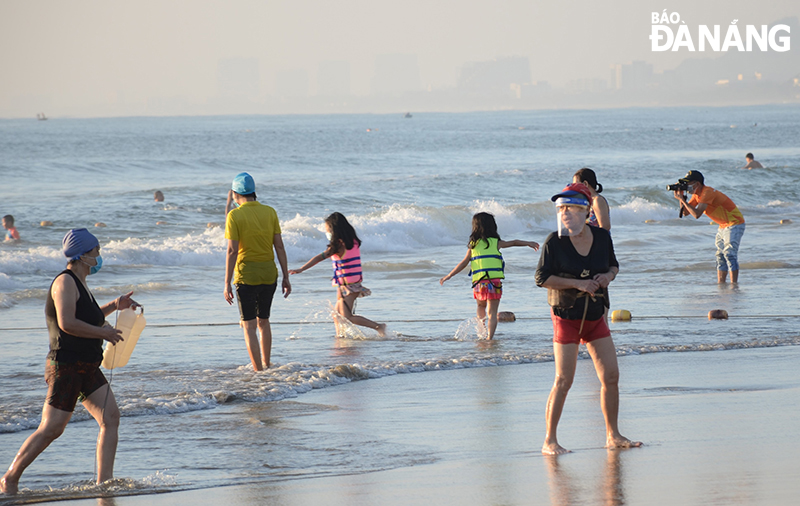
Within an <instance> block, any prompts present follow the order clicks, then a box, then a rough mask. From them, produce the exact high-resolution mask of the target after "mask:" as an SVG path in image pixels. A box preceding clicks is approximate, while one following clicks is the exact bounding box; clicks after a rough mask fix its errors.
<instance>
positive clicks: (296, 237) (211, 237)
mask: <svg viewBox="0 0 800 506" xmlns="http://www.w3.org/2000/svg"><path fill="white" fill-rule="evenodd" d="M775 205H776V206H777V204H775ZM775 209H785V208H783V207H780V206H778V207H775ZM477 212H489V213H492V214H493V215H494V216H495V219H496V220H497V224H498V230H499V231H500V234H501V236H502V237H504V238H519V239H527V240H538V241H539V242H541V241H542V240H543V239H544V237H545V236H546V235H547V234H548V233H549V232H551V231H552V230H555V229H556V228H557V223H556V215H555V212H554V210H553V204H552V202H549V201H547V202H534V203H527V204H502V203H500V202H497V201H495V200H476V201H473V202H472V203H471V204H470V205H466V206H444V207H425V206H419V205H414V204H409V205H399V204H395V205H391V206H387V207H383V208H380V209H376V210H373V211H371V212H367V213H363V214H355V215H351V216H348V220H349V221H350V222H351V223H352V224H353V226H354V227H355V228H356V230H357V232H358V235H359V237H360V238H361V240H362V241H363V246H362V250H363V251H364V252H365V253H367V254H369V253H395V252H400V253H411V252H419V251H420V250H422V249H426V248H436V247H449V246H464V245H465V244H466V241H467V239H468V237H469V234H470V230H471V222H472V216H473V214H475V213H477ZM676 216H677V211H676V209H675V208H673V207H668V206H665V205H662V204H659V203H655V202H651V201H649V200H647V199H645V198H641V197H635V198H633V199H632V200H630V201H629V202H627V203H625V204H622V205H620V206H615V207H612V208H611V219H612V222H613V223H614V224H615V226H616V225H632V224H641V223H643V222H645V221H648V220H654V221H659V222H660V221H666V222H668V223H672V222H675V221H676V219H675V218H676ZM323 220H324V216H305V215H300V214H297V215H295V216H294V217H292V218H290V219H288V220H285V221H284V222H282V223H281V229H282V235H283V240H284V244H285V245H286V251H287V257H288V259H289V262H290V263H297V262H302V261H305V260H307V259H308V258H310V257H311V256H313V255H316V254H317V253H319V252H320V251H321V250H322V249H324V247H325V245H326V244H327V240H326V238H325V233H324V230H325V229H324V224H323ZM667 220H668V221H667ZM224 234H225V231H224V229H223V228H222V227H213V228H204V229H203V230H202V231H198V232H193V233H187V234H183V235H179V236H175V237H153V238H139V237H128V238H126V239H120V240H111V241H109V242H107V243H104V244H103V245H102V247H103V249H102V254H103V259H104V261H105V264H104V265H106V266H109V267H110V266H120V267H137V266H154V265H155V266H194V267H197V266H201V267H202V266H220V265H224V264H225V250H226V247H227V241H226V239H225V236H224ZM367 260H369V258H367ZM65 264H66V261H65V259H64V256H63V254H62V253H61V251H60V250H59V249H58V248H54V247H45V246H41V247H36V248H29V249H25V250H22V249H19V250H0V292H9V291H12V290H15V289H19V288H21V286H20V282H19V281H18V280H16V279H14V276H15V275H18V274H37V273H41V272H46V273H53V272H58V271H59V270H61V269H63V268H64V266H65ZM48 275H49V274H48Z"/></svg>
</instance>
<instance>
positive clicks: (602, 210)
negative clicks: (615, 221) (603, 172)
mask: <svg viewBox="0 0 800 506" xmlns="http://www.w3.org/2000/svg"><path fill="white" fill-rule="evenodd" d="M572 182H573V183H581V184H583V185H584V186H586V187H587V188H588V189H589V193H590V201H591V206H589V217H588V218H587V219H586V223H588V224H589V225H591V226H593V227H600V228H604V229H606V230H611V214H610V212H609V209H608V201H607V200H606V198H605V197H603V196H602V195H600V194H601V193H603V185H601V184H600V183H598V182H597V174H595V173H594V171H593V170H592V169H589V168H586V167H584V168H583V169H581V170H579V171H578V172H576V173H575V175H574V176H572Z"/></svg>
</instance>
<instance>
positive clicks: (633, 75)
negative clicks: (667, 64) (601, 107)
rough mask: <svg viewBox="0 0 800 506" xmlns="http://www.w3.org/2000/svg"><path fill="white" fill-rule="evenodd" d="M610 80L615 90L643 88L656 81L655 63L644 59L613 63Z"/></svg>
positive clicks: (610, 85) (610, 84)
mask: <svg viewBox="0 0 800 506" xmlns="http://www.w3.org/2000/svg"><path fill="white" fill-rule="evenodd" d="M609 81H610V82H609V87H610V88H611V89H613V90H628V91H635V90H643V89H645V88H647V86H648V85H650V84H652V83H653V81H654V78H653V65H652V64H651V63H646V62H643V61H634V62H631V63H627V64H617V65H612V66H611V79H610V80H609Z"/></svg>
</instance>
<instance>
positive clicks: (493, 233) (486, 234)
mask: <svg viewBox="0 0 800 506" xmlns="http://www.w3.org/2000/svg"><path fill="white" fill-rule="evenodd" d="M490 237H494V238H496V239H497V240H498V241H499V240H500V235H499V234H498V233H497V222H496V221H494V215H492V214H489V213H478V214H476V215H475V216H473V217H472V233H471V234H470V235H469V245H468V247H469V248H470V249H472V248H474V247H475V246H476V245H477V244H478V241H481V240H483V241H485V242H486V246H487V247H488V246H489V241H488V240H487V239H489V238H490Z"/></svg>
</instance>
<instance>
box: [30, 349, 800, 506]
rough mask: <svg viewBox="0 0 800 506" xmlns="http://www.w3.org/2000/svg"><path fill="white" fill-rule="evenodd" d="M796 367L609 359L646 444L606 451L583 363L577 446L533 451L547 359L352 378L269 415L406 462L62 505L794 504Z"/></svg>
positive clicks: (750, 354) (757, 353) (799, 381)
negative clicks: (616, 362)
mask: <svg viewBox="0 0 800 506" xmlns="http://www.w3.org/2000/svg"><path fill="white" fill-rule="evenodd" d="M798 363H800V346H783V347H774V348H758V349H742V350H728V351H706V352H674V353H654V354H649V355H641V356H632V357H621V358H620V369H621V392H622V396H621V411H620V428H621V430H622V433H623V434H624V435H626V436H627V437H630V438H632V439H637V440H641V441H643V442H644V445H645V446H644V447H642V448H634V449H629V450H621V451H620V450H617V451H609V450H606V449H604V448H603V444H604V441H605V437H604V426H603V418H602V414H601V412H600V407H599V393H598V389H599V383H598V381H597V379H596V377H595V375H594V369H593V367H592V363H591V361H590V360H581V361H579V366H578V371H577V374H576V378H575V384H574V386H573V388H572V391H571V392H570V396H569V398H568V399H567V404H566V407H565V411H564V414H563V417H562V420H561V424H560V426H559V442H560V443H561V444H562V445H563V446H564V447H566V448H568V449H571V450H573V453H570V454H567V455H563V456H559V457H545V456H543V455H541V453H540V448H541V444H542V439H543V437H544V408H545V400H546V398H547V395H548V392H549V388H550V386H551V384H552V381H553V364H552V363H540V364H525V365H518V366H505V367H484V368H474V369H459V370H450V371H441V372H426V373H422V374H402V375H397V376H392V377H386V378H382V379H379V380H370V381H361V382H356V383H351V384H347V385H343V386H339V387H335V388H327V389H323V390H317V391H313V392H310V393H308V394H306V395H303V396H301V397H299V398H298V399H295V400H292V401H289V402H292V403H298V404H308V405H313V406H314V409H311V410H309V413H311V414H306V415H303V416H294V417H288V418H285V419H283V420H282V421H281V423H283V424H291V425H293V427H294V428H295V429H298V430H303V431H306V432H307V433H308V434H310V437H313V438H315V440H317V441H319V442H321V445H322V447H324V446H325V444H324V442H325V441H326V440H330V441H331V448H329V449H328V451H331V452H333V451H336V452H339V451H342V452H346V451H348V444H347V443H346V441H348V435H351V434H352V435H353V438H352V441H353V444H360V445H363V444H371V443H375V444H376V447H378V448H383V449H385V451H391V452H399V453H404V454H405V458H406V461H408V460H409V459H410V460H412V461H413V462H414V463H413V464H412V465H405V466H403V467H398V468H393V469H386V470H380V471H374V472H363V471H361V470H359V463H358V462H357V461H353V462H352V463H351V464H350V465H348V466H344V467H343V468H342V469H340V470H338V471H336V472H335V473H333V474H334V475H329V476H316V477H301V478H289V477H287V478H286V479H282V480H274V481H269V482H256V483H249V484H245V485H236V486H227V487H216V488H206V489H197V490H188V491H180V492H173V493H164V494H151V495H144V496H141V495H140V496H129V497H116V498H114V499H83V500H76V501H66V502H64V501H61V502H59V503H58V504H69V505H75V506H78V505H80V506H88V505H98V504H99V505H104V506H110V505H114V506H144V505H156V506H162V505H163V506H166V505H173V504H201V505H205V504H215V505H216V504H236V505H256V504H286V505H290V504H292V505H293V504H298V505H306V504H316V505H319V504H324V505H353V504H356V505H361V504H364V505H366V504H381V505H384V504H386V505H406V504H414V503H422V504H431V503H435V504H503V505H516V504H564V505H567V504H614V505H621V504H631V505H647V504H682V505H694V504H720V505H723V504H724V505H729V504H748V505H752V504H756V505H757V504H764V505H767V504H769V505H789V504H792V505H793V504H797V502H798V497H800V479H798V478H800V471H798V464H800V438H798V437H797V420H798V419H800V402H798V401H800V375H798V374H797V364H798ZM320 406H325V409H319V407H320ZM249 409H250V410H251V411H252V409H253V408H252V407H250V408H249ZM265 409H266V408H265ZM185 416H192V415H191V414H189V415H185ZM343 441H344V442H343ZM365 441H366V442H367V443H365ZM395 456H396V455H395ZM324 457H325V453H324V452H321V453H320V458H324ZM209 459H213V456H212V455H209ZM386 461H387V463H390V462H395V461H397V459H395V458H388V457H387V459H386ZM254 465H260V463H259V462H254ZM23 479H24V478H23ZM198 485H199V484H198Z"/></svg>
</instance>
